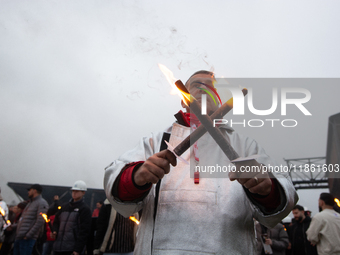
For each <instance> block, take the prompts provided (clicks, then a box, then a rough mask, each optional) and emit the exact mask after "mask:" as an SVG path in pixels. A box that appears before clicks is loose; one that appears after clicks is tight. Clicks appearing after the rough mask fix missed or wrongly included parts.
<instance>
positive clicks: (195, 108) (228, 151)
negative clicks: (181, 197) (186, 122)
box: [159, 65, 247, 161]
mask: <svg viewBox="0 0 340 255" xmlns="http://www.w3.org/2000/svg"><path fill="white" fill-rule="evenodd" d="M159 67H160V69H161V71H162V72H163V74H164V75H165V76H166V78H167V80H168V82H169V83H170V84H171V85H172V86H173V84H175V85H176V87H177V88H178V90H179V92H180V96H181V98H182V99H183V102H184V103H185V104H186V105H188V106H189V107H190V110H191V111H192V112H193V113H194V114H195V115H196V117H197V118H198V119H199V120H200V122H201V123H202V125H201V126H200V127H198V128H197V129H196V130H195V131H194V132H192V133H191V134H190V135H189V136H188V137H187V138H186V139H184V140H183V141H182V142H181V143H180V144H179V145H178V146H177V147H176V148H171V147H170V148H169V149H170V150H171V151H172V152H173V153H174V154H175V155H176V156H177V157H178V158H179V159H181V157H180V155H182V154H183V153H184V152H185V151H186V150H187V149H188V148H189V147H190V143H191V144H193V143H194V142H195V141H197V140H198V139H199V138H200V137H201V136H203V135H204V134H205V133H206V132H209V134H210V135H211V136H212V138H213V139H214V140H215V141H216V143H217V144H218V145H219V147H220V148H221V149H222V151H223V153H224V154H225V155H226V156H227V157H228V158H229V160H230V161H233V160H235V159H237V158H239V155H238V154H237V152H236V151H235V150H234V148H233V147H232V146H231V145H230V143H229V142H228V141H227V139H226V138H225V137H224V135H223V134H222V132H221V130H220V129H219V128H218V127H214V124H213V121H212V119H215V118H222V117H223V116H224V115H225V114H227V113H228V112H229V111H230V110H231V109H232V108H233V99H232V98H231V99H230V100H228V101H227V102H226V103H224V104H223V105H222V106H221V107H220V108H219V109H218V110H217V111H216V112H215V113H214V114H212V116H211V117H209V116H207V115H202V114H201V107H200V104H199V103H198V101H197V100H196V99H195V98H194V97H193V96H191V95H190V93H189V91H188V90H187V89H186V87H185V86H184V84H183V83H182V81H181V80H177V81H176V82H174V81H175V80H176V79H175V78H174V76H173V73H172V72H171V71H170V70H169V69H168V68H166V67H165V66H163V65H159ZM242 92H243V95H244V96H245V95H246V94H247V90H246V89H243V90H242ZM168 145H169V144H168ZM181 160H182V161H185V160H183V159H181Z"/></svg>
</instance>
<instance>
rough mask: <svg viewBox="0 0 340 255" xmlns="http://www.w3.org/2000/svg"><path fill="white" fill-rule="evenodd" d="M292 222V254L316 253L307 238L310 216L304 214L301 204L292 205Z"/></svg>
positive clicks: (305, 254) (313, 254)
mask: <svg viewBox="0 0 340 255" xmlns="http://www.w3.org/2000/svg"><path fill="white" fill-rule="evenodd" d="M292 212H293V215H294V220H295V221H294V223H293V225H292V228H291V236H290V238H291V239H290V242H291V244H292V254H293V255H317V251H316V247H315V246H313V245H312V244H311V243H310V242H309V241H308V240H307V234H306V231H307V229H308V228H309V225H310V222H311V218H310V217H309V216H306V215H305V210H304V208H303V207H302V206H301V205H295V206H294V207H293V210H292Z"/></svg>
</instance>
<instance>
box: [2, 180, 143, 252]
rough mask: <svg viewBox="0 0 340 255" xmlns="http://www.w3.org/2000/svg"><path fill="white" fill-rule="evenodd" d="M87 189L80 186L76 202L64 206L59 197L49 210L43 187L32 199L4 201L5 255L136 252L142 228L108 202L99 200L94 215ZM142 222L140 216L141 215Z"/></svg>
mask: <svg viewBox="0 0 340 255" xmlns="http://www.w3.org/2000/svg"><path fill="white" fill-rule="evenodd" d="M86 191H87V186H86V183H85V182H84V181H81V180H79V181H76V182H75V183H74V185H73V186H72V188H71V192H72V199H71V200H70V201H69V202H67V203H65V204H60V202H59V196H58V195H55V196H54V201H53V203H52V204H51V205H48V204H47V202H46V200H45V199H44V198H43V197H42V192H43V188H42V186H41V185H39V184H34V185H32V186H30V187H29V188H28V198H29V199H28V200H27V201H23V202H20V203H19V204H18V205H14V206H9V208H8V207H7V204H6V203H5V201H3V200H2V197H1V194H0V200H1V201H0V206H1V208H2V209H3V210H4V216H3V217H2V218H1V220H0V223H1V232H0V238H1V239H0V241H1V242H0V243H1V244H0V245H1V246H0V254H1V255H10V254H14V255H31V254H34V255H41V254H42V255H49V254H54V255H70V254H72V255H79V254H89V255H90V254H104V253H115V254H128V255H132V253H133V249H134V242H135V235H136V230H137V224H136V223H135V222H133V221H131V220H130V219H126V218H124V217H122V216H121V215H120V214H118V213H117V212H116V211H115V210H114V209H113V208H112V207H111V205H110V203H109V202H108V200H105V201H98V202H97V203H96V208H95V209H94V210H93V212H91V210H90V208H89V206H88V205H86V204H85V203H84V195H85V193H86ZM135 217H136V219H138V215H135Z"/></svg>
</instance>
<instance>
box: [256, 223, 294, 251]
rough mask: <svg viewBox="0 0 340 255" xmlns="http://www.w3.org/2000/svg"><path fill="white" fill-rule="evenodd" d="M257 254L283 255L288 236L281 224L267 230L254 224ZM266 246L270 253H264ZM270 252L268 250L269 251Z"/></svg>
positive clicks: (258, 224)
mask: <svg viewBox="0 0 340 255" xmlns="http://www.w3.org/2000/svg"><path fill="white" fill-rule="evenodd" d="M256 238H257V254H258V255H262V254H274V255H285V254H286V248H287V247H288V244H289V238H288V234H287V232H286V231H285V229H284V227H283V225H282V224H281V223H279V224H277V225H276V226H275V227H273V228H267V227H265V226H264V225H262V224H260V223H259V222H257V223H256ZM266 245H269V246H270V247H271V250H272V253H266V249H264V247H266ZM269 250H270V249H269Z"/></svg>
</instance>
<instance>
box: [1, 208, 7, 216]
mask: <svg viewBox="0 0 340 255" xmlns="http://www.w3.org/2000/svg"><path fill="white" fill-rule="evenodd" d="M0 213H1V215H2V216H4V217H5V214H6V213H5V210H4V209H2V207H1V206H0Z"/></svg>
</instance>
